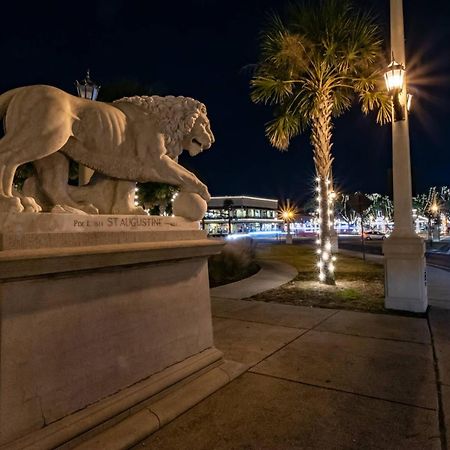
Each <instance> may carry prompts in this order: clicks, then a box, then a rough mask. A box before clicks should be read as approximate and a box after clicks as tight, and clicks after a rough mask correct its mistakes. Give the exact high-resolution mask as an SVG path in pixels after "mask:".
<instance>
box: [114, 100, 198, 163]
mask: <svg viewBox="0 0 450 450" xmlns="http://www.w3.org/2000/svg"><path fill="white" fill-rule="evenodd" d="M125 102H127V103H132V104H134V105H137V106H139V107H141V108H144V109H145V110H147V111H149V112H150V113H152V114H153V113H154V116H155V117H156V118H157V120H158V124H159V126H160V127H161V132H162V133H163V135H164V139H165V144H166V149H167V154H168V155H169V156H170V157H171V158H173V159H175V158H177V157H178V156H179V155H180V153H181V150H182V149H181V142H182V140H183V138H184V137H185V136H186V135H188V134H189V133H190V132H191V130H192V128H193V126H194V124H195V122H196V120H197V118H198V117H199V115H200V114H202V113H203V114H205V115H206V106H205V105H204V104H203V103H201V102H199V101H197V100H194V99H193V98H190V97H182V96H178V97H174V96H173V95H168V96H166V97H160V96H158V95H153V96H146V95H144V96H138V95H135V96H133V97H124V98H121V99H119V100H116V101H114V103H125Z"/></svg>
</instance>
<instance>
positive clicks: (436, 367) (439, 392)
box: [427, 316, 448, 450]
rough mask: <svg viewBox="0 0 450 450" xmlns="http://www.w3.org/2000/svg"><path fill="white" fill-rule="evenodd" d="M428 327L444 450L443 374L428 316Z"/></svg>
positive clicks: (443, 447) (445, 441)
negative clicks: (440, 369)
mask: <svg viewBox="0 0 450 450" xmlns="http://www.w3.org/2000/svg"><path fill="white" fill-rule="evenodd" d="M427 324H428V329H429V331H430V336H431V348H432V350H433V363H434V373H435V377H436V391H437V404H438V420H439V432H440V438H441V448H442V450H447V448H448V447H447V443H448V442H447V431H446V427H445V414H444V402H443V399H442V389H441V384H442V383H441V374H440V371H439V361H438V358H437V353H436V348H435V344H434V335H433V328H432V326H431V323H430V317H429V316H427Z"/></svg>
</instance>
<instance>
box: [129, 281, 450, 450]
mask: <svg viewBox="0 0 450 450" xmlns="http://www.w3.org/2000/svg"><path fill="white" fill-rule="evenodd" d="M236 285H237V284H236ZM241 286H242V285H241ZM215 292H217V291H215ZM227 295H230V296H231V295H236V296H238V295H240V294H239V293H234V294H233V293H232V292H229V293H227ZM212 309H213V318H214V335H215V343H216V346H217V347H218V348H219V349H220V350H222V351H223V352H224V355H225V357H226V358H227V359H230V360H234V361H238V362H241V363H243V364H245V365H246V366H247V371H246V372H245V373H244V374H243V375H241V376H240V377H239V378H237V379H236V380H234V381H233V382H231V383H230V384H228V385H227V386H225V387H224V388H222V389H220V390H219V391H217V392H216V393H214V394H213V395H211V396H210V397H209V398H207V399H206V400H204V401H202V402H201V403H199V404H198V405H196V406H195V407H193V408H192V409H190V410H189V411H187V412H186V413H184V414H183V415H181V416H180V417H178V418H177V419H175V420H174V421H173V422H171V423H170V424H168V425H167V426H165V427H164V428H162V429H161V430H159V431H158V432H156V433H155V434H153V435H152V436H150V437H149V438H148V439H146V440H145V441H144V442H142V443H141V444H139V445H137V446H136V447H135V450H136V449H142V448H149V449H158V450H178V449H179V450H215V449H217V450H231V449H236V450H237V449H245V450H250V449H255V450H256V449H264V450H285V449H286V450H288V449H319V450H327V449H355V450H356V449H357V450H362V449H383V450H384V449H396V450H397V449H408V450H409V449H418V450H419V449H420V450H427V449H447V448H448V447H447V439H448V438H449V437H450V436H449V432H450V311H446V310H442V309H438V308H431V310H430V313H429V317H428V319H427V318H416V317H403V316H395V315H386V314H369V313H359V312H351V311H339V310H333V309H321V308H309V307H300V306H290V305H281V304H275V303H264V302H254V301H244V300H236V299H230V298H218V297H214V298H213V299H212ZM446 430H449V432H447V431H446Z"/></svg>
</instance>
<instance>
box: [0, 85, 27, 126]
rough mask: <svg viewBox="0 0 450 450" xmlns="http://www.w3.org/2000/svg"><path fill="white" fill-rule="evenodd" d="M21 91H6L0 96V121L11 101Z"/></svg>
mask: <svg viewBox="0 0 450 450" xmlns="http://www.w3.org/2000/svg"><path fill="white" fill-rule="evenodd" d="M21 89H22V88H17V89H11V90H10V91H6V92H5V93H4V94H2V95H0V119H2V118H3V117H4V116H5V114H6V111H7V110H8V106H9V104H10V102H11V100H12V99H13V97H14V96H15V95H16V94H17V92H18V91H19V90H21Z"/></svg>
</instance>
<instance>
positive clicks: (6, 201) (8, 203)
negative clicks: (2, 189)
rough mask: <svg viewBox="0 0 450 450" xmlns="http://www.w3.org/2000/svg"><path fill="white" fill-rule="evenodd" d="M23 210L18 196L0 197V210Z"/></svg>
mask: <svg viewBox="0 0 450 450" xmlns="http://www.w3.org/2000/svg"><path fill="white" fill-rule="evenodd" d="M23 210H24V207H23V206H22V203H20V199H19V198H18V197H0V212H6V213H9V212H14V213H16V212H17V213H20V212H22V211H23Z"/></svg>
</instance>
